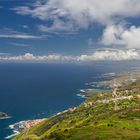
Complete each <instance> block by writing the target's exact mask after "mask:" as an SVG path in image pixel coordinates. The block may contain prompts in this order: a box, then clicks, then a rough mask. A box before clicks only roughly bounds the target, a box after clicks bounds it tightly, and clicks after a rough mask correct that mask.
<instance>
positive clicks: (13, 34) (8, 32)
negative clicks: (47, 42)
mask: <svg viewBox="0 0 140 140" xmlns="http://www.w3.org/2000/svg"><path fill="white" fill-rule="evenodd" d="M0 38H17V39H43V38H46V36H41V35H40V36H39V35H32V34H27V33H23V32H18V31H15V30H13V29H11V28H4V29H1V32H0Z"/></svg>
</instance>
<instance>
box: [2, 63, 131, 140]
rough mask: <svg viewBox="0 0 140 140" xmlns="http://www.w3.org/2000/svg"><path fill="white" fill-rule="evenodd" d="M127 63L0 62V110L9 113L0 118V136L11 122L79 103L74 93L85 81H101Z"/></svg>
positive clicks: (58, 110) (126, 66) (125, 68)
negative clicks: (5, 116)
mask: <svg viewBox="0 0 140 140" xmlns="http://www.w3.org/2000/svg"><path fill="white" fill-rule="evenodd" d="M132 67H134V66H133V65H130V64H125V65H124V64H119V65H118V64H117V65H116V63H114V64H110V63H107V64H104V63H95V64H86V65H85V64H33V63H32V64H29V63H22V64H19V63H11V64H9V63H5V64H0V111H2V112H6V113H7V114H8V115H10V116H12V118H10V119H5V120H0V140H4V138H5V137H6V136H9V135H11V134H12V131H11V130H10V129H9V125H10V124H14V123H16V122H19V121H22V120H27V119H36V118H43V117H48V116H50V115H53V114H55V113H57V112H60V111H63V110H65V109H67V108H69V107H73V106H76V105H79V104H80V103H81V102H82V101H84V99H83V98H80V97H78V96H76V95H77V94H78V93H79V90H80V89H86V88H90V87H88V86H87V85H85V83H88V82H92V81H100V80H102V78H100V77H98V76H100V75H101V74H103V73H108V72H120V71H125V70H128V68H129V69H131V68H132Z"/></svg>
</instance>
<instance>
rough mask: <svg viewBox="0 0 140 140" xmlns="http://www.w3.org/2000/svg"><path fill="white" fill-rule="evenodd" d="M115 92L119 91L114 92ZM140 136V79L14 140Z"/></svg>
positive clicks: (128, 138) (104, 139) (134, 139)
mask: <svg viewBox="0 0 140 140" xmlns="http://www.w3.org/2000/svg"><path fill="white" fill-rule="evenodd" d="M114 92H116V93H115V94H114ZM80 139H83V140H115V139H126V140H137V139H140V81H139V80H138V81H136V82H133V83H132V84H129V85H127V86H124V87H120V88H117V89H114V90H110V91H101V93H100V94H98V95H96V96H93V97H90V98H89V99H87V100H86V101H85V102H84V103H82V104H81V105H79V106H78V107H76V108H71V109H69V110H67V111H64V112H62V113H61V114H59V115H56V116H53V117H51V118H48V120H45V121H43V122H42V123H40V124H38V125H36V126H34V127H33V128H31V129H29V130H27V131H25V132H23V133H21V134H20V135H19V136H17V137H15V138H14V140H80Z"/></svg>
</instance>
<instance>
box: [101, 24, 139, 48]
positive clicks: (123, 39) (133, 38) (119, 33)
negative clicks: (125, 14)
mask: <svg viewBox="0 0 140 140" xmlns="http://www.w3.org/2000/svg"><path fill="white" fill-rule="evenodd" d="M101 42H102V43H103V44H104V45H123V46H126V47H128V48H140V27H135V26H131V27H129V28H127V27H125V26H123V25H110V26H107V27H106V29H105V30H104V33H103V36H102V40H101Z"/></svg>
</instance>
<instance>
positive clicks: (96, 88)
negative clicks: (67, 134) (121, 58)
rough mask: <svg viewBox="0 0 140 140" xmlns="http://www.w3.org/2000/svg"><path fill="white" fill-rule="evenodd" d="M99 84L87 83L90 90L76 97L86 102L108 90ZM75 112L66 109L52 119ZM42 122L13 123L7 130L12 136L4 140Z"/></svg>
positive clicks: (36, 120)
mask: <svg viewBox="0 0 140 140" xmlns="http://www.w3.org/2000/svg"><path fill="white" fill-rule="evenodd" d="M108 76H109V77H110V75H108ZM111 76H112V75H111ZM106 77H107V76H106ZM100 82H102V81H100ZM100 82H94V84H93V83H92V84H91V83H88V84H87V86H90V87H91V88H87V89H80V90H79V93H78V94H76V96H78V97H80V98H84V99H85V100H86V99H87V98H89V97H91V95H93V93H94V94H96V92H101V91H104V90H108V87H109V88H110V85H109V84H108V85H107V86H106V87H107V88H103V86H104V85H98V83H99V84H100ZM95 83H96V84H95ZM90 92H91V93H90ZM75 110H76V107H73V108H68V109H67V110H64V111H61V112H58V113H56V114H55V115H52V116H53V117H54V116H58V115H61V114H62V113H66V112H68V111H70V112H73V111H75ZM44 120H47V118H43V119H34V120H25V121H20V122H17V123H15V124H13V125H9V128H10V129H11V130H12V131H13V134H11V135H10V136H7V137H5V139H11V138H13V137H15V136H17V135H19V134H20V133H21V132H23V131H26V130H28V129H30V128H31V127H33V126H35V125H37V124H39V123H41V122H42V121H44Z"/></svg>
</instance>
